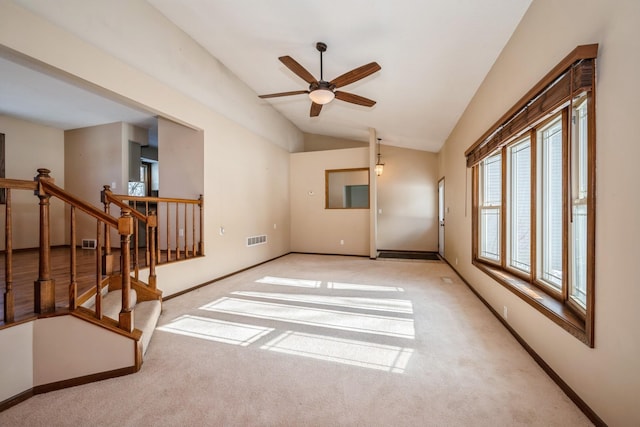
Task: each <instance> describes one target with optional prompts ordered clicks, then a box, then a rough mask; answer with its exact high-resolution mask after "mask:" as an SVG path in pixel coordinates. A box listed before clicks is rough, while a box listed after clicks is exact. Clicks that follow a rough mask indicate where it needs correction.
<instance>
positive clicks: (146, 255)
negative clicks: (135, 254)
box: [144, 201, 151, 265]
mask: <svg viewBox="0 0 640 427" xmlns="http://www.w3.org/2000/svg"><path fill="white" fill-rule="evenodd" d="M144 216H146V217H149V201H146V202H145V203H144ZM144 227H145V229H144V230H145V233H144V237H145V244H144V262H145V264H144V265H149V264H150V262H151V259H150V258H149V257H150V254H149V242H150V239H149V221H148V220H147V222H145V223H144Z"/></svg>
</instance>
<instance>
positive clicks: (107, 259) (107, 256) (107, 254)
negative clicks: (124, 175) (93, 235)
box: [100, 185, 113, 275]
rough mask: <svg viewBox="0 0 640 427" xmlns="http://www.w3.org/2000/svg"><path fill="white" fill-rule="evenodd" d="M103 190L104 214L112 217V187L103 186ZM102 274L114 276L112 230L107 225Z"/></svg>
mask: <svg viewBox="0 0 640 427" xmlns="http://www.w3.org/2000/svg"><path fill="white" fill-rule="evenodd" d="M103 188H104V189H103V190H102V191H101V192H100V201H102V204H103V205H104V213H106V214H107V215H111V212H110V211H111V208H110V206H111V202H110V201H109V196H111V194H112V193H111V187H110V186H108V185H104V186H103ZM102 273H103V274H106V275H111V274H113V254H112V253H111V229H110V228H109V226H108V225H107V224H105V225H104V254H103V255H102Z"/></svg>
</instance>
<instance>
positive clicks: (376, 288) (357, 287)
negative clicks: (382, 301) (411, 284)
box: [327, 282, 404, 292]
mask: <svg viewBox="0 0 640 427" xmlns="http://www.w3.org/2000/svg"><path fill="white" fill-rule="evenodd" d="M327 288H329V289H337V290H344V291H371V292H404V289H403V288H398V287H396V286H380V285H361V284H358V283H340V282H328V283H327Z"/></svg>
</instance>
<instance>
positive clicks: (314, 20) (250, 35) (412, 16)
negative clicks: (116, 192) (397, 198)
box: [0, 0, 531, 152]
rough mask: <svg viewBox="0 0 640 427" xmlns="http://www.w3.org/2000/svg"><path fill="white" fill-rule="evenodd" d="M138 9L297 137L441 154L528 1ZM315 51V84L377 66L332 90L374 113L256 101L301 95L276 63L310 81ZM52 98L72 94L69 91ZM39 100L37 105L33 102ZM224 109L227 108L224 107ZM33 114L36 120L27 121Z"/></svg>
mask: <svg viewBox="0 0 640 427" xmlns="http://www.w3.org/2000/svg"><path fill="white" fill-rule="evenodd" d="M147 1H148V3H149V4H151V5H152V6H153V7H155V8H156V9H157V10H159V11H160V12H161V13H162V14H163V15H164V16H165V17H166V18H167V19H168V20H170V21H171V22H173V23H174V24H175V25H176V26H178V27H179V28H180V29H182V31H184V32H185V33H187V34H188V35H189V36H190V37H192V38H193V39H194V40H195V41H196V42H198V43H199V44H200V45H201V46H202V47H203V48H204V49H206V50H207V51H208V52H210V53H211V55H212V56H214V57H215V58H217V59H218V60H219V61H220V62H221V63H222V64H224V66H226V67H227V68H228V69H229V71H230V72H231V73H233V74H234V75H235V76H237V77H238V78H239V79H240V80H241V81H242V82H244V83H245V84H246V85H247V86H248V87H249V88H250V89H251V90H253V91H254V92H255V94H256V102H257V103H261V104H263V105H265V106H268V105H271V106H273V107H274V108H275V109H276V110H277V111H279V112H280V113H281V114H282V115H283V116H285V117H286V118H287V119H289V120H290V121H291V122H292V123H294V125H295V126H297V127H298V128H299V129H300V130H302V131H304V132H308V133H314V134H321V135H329V136H335V137H341V138H347V139H355V140H361V141H366V140H367V139H368V135H369V131H368V129H369V128H375V129H376V131H377V134H378V136H379V137H381V138H382V139H383V143H385V144H390V145H395V146H400V147H407V148H414V149H419V150H426V151H434V152H437V151H438V150H439V149H440V147H441V146H442V144H443V143H444V142H445V140H446V138H447V136H448V135H449V133H450V132H451V130H452V129H453V126H454V125H455V123H456V122H457V120H458V119H459V117H460V116H461V115H462V113H463V110H464V108H465V107H466V106H467V105H468V103H469V101H470V100H471V98H472V97H473V95H474V93H475V91H476V90H477V88H478V87H479V85H480V83H481V82H482V80H483V79H484V77H485V75H486V74H487V73H488V71H489V69H490V68H491V66H492V65H493V63H494V61H495V60H496V58H497V56H498V55H499V54H500V52H501V50H502V48H503V47H504V45H505V44H506V42H507V41H508V39H509V37H510V36H511V34H512V33H513V31H514V29H515V28H516V26H517V25H518V23H519V21H520V19H521V18H522V16H523V14H524V13H525V11H526V9H527V7H528V6H529V4H530V3H531V0H483V1H477V0H407V1H402V2H397V1H396V2H392V1H389V0H341V1H338V0H324V1H321V2H312V1H292V0H270V1H263V0H242V1H234V0H181V1H175V0H147ZM19 2H20V3H22V4H27V5H29V6H30V7H31V8H36V9H38V8H39V9H42V10H45V9H49V12H46V11H45V12H43V13H49V14H50V15H51V14H53V13H58V16H59V17H60V16H62V15H60V14H61V13H62V12H59V11H57V12H53V11H54V10H55V8H53V7H52V6H51V4H50V3H47V2H39V1H38V0H20V1H19ZM38 3H40V6H38ZM85 5H86V3H85ZM86 7H88V6H86ZM59 19H62V18H59ZM319 41H321V42H324V43H326V44H327V45H328V49H327V52H326V53H325V54H324V58H323V61H324V73H323V74H324V79H325V80H331V79H333V78H335V77H337V76H338V75H341V74H343V73H345V72H347V71H349V70H351V69H354V68H356V67H358V66H360V65H363V64H366V63H369V62H371V61H376V62H377V63H378V64H380V66H381V67H382V69H381V70H380V71H379V72H377V73H374V74H372V75H370V76H368V77H366V78H364V79H362V80H360V81H358V82H356V83H353V84H350V85H347V86H345V87H343V88H340V90H343V91H346V92H350V93H354V94H357V95H361V96H364V97H366V98H370V99H373V100H375V101H377V103H376V105H375V106H373V107H372V108H368V107H363V106H359V105H354V104H349V103H346V102H343V101H340V100H334V101H332V102H331V103H329V104H327V105H325V106H324V107H323V109H322V112H321V114H320V115H319V116H318V117H309V107H310V100H309V98H308V96H307V95H306V94H300V95H295V96H289V97H281V98H271V99H268V100H261V99H258V97H257V96H258V94H267V93H273V92H286V91H296V90H306V89H307V88H308V84H307V83H305V81H304V80H302V79H301V78H300V77H298V76H296V75H295V74H294V73H293V72H292V71H291V70H290V69H288V68H287V67H285V66H284V65H283V64H282V63H281V62H280V61H278V57H280V56H284V55H289V56H291V57H292V58H294V59H295V60H296V61H297V62H298V63H300V64H301V65H302V66H303V67H304V68H306V69H307V70H308V71H309V72H310V73H311V74H312V75H314V76H315V77H316V78H319V77H320V56H319V53H318V51H317V50H316V49H315V45H316V42H319ZM0 67H4V68H2V74H3V86H0V90H3V91H4V92H5V93H11V94H12V96H13V97H17V98H20V95H19V94H18V93H16V92H17V91H19V88H20V87H23V90H24V87H27V88H28V87H29V84H28V83H26V84H25V83H22V82H20V81H19V80H18V79H16V80H15V81H12V80H11V78H10V76H11V75H12V74H16V73H14V72H10V71H11V70H14V71H15V69H14V68H13V66H12V65H11V64H7V63H3V62H2V61H0ZM18 71H19V70H18ZM17 74H20V72H18V73H17ZM24 76H25V75H24V74H23V78H24ZM3 87H4V89H3ZM62 89H67V91H66V93H67V94H69V93H70V92H69V91H68V89H69V88H62ZM91 95H92V94H90V93H89V94H87V96H88V97H91ZM30 96H31V97H32V99H34V101H36V103H37V105H39V106H41V109H46V108H44V107H42V106H47V105H51V114H50V116H51V117H49V118H50V119H51V118H52V117H53V111H55V112H57V113H58V114H60V112H61V111H69V115H73V114H74V112H73V111H72V110H67V109H62V108H59V107H56V106H55V104H56V103H55V102H54V99H55V98H56V97H57V98H60V95H59V93H56V90H55V88H54V87H51V89H50V90H40V91H34V90H31V91H30ZM38 96H41V97H45V99H36V97H38ZM74 96H82V93H81V91H80V92H74ZM2 98H3V99H0V113H4V114H11V111H10V109H11V108H15V107H12V106H11V105H8V103H7V102H5V99H4V98H5V97H4V96H3V97H2ZM94 101H95V100H94ZM227 102H229V103H233V99H228V101H227ZM79 104H80V105H82V102H81V101H78V100H77V99H76V100H74V105H79ZM23 108H26V109H27V110H29V109H30V108H32V107H29V106H23ZM91 108H93V111H94V113H95V114H93V115H91V116H92V117H88V118H87V119H86V121H87V123H89V122H90V119H91V120H94V121H95V120H96V119H97V118H96V117H95V116H99V115H100V113H101V111H103V110H104V112H105V113H106V112H109V111H110V109H111V108H113V105H109V106H107V105H104V106H100V105H99V102H97V103H95V104H92V107H91ZM32 109H33V108H32ZM32 113H33V114H32V115H36V112H35V111H32ZM112 113H113V111H111V112H110V113H109V114H112ZM125 113H126V114H131V113H136V112H132V111H125V110H123V113H122V114H123V119H122V120H127V118H126V117H124V116H125V115H126V114H125ZM37 115H41V116H43V117H46V116H47V112H46V111H38V112H37ZM109 117H111V116H109ZM133 117H135V114H134V116H133ZM80 118H81V115H79V114H77V113H75V116H74V120H75V121H74V122H73V124H70V123H68V122H69V120H66V121H65V118H64V117H56V118H55V120H53V121H52V120H50V123H48V124H54V125H55V122H56V121H58V122H59V123H61V124H64V127H65V128H69V126H75V127H80V126H81V125H82V121H81V120H80V121H79V119H80ZM67 119H70V118H67ZM138 119H140V118H138ZM34 120H35V119H34ZM109 120H110V121H113V120H112V119H111V118H110V119H109ZM90 124H95V123H90ZM87 125H89V124H87ZM60 127H62V125H61V126H60Z"/></svg>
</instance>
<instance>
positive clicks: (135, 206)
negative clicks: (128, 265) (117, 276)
mask: <svg viewBox="0 0 640 427" xmlns="http://www.w3.org/2000/svg"><path fill="white" fill-rule="evenodd" d="M133 209H135V210H136V211H137V210H138V202H137V201H134V202H133ZM138 221H139V220H138V218H133V275H134V277H135V278H136V280H138V273H139V265H140V263H139V259H140V258H139V256H140V251H139V248H138V246H139V242H140V235H139V233H138V227H139V225H140V223H139V222H138Z"/></svg>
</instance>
